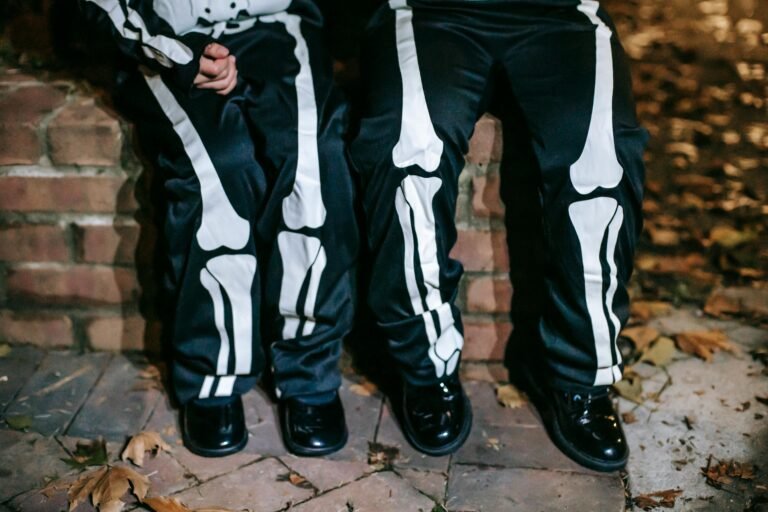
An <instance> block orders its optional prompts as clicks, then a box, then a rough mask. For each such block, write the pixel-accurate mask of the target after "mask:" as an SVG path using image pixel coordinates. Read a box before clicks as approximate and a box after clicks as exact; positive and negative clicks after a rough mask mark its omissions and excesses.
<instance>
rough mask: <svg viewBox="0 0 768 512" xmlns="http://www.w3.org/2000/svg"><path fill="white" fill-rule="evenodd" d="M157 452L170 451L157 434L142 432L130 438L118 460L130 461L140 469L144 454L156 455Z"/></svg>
mask: <svg viewBox="0 0 768 512" xmlns="http://www.w3.org/2000/svg"><path fill="white" fill-rule="evenodd" d="M159 451H171V447H170V446H169V445H168V444H167V443H166V442H165V441H163V438H162V437H160V434H158V433H157V432H148V431H144V432H140V433H138V434H136V435H135V436H133V437H131V439H130V440H129V441H128V444H127V445H126V447H125V449H124V450H123V453H122V454H120V459H121V460H123V461H125V460H130V461H131V462H133V463H134V464H136V465H137V466H139V467H141V466H142V465H144V452H152V453H153V454H157V452H159Z"/></svg>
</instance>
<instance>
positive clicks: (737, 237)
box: [705, 226, 757, 249]
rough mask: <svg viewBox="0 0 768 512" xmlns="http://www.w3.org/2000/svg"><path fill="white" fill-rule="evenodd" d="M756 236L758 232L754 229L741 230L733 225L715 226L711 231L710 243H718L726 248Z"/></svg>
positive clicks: (743, 242) (748, 240)
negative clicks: (753, 230)
mask: <svg viewBox="0 0 768 512" xmlns="http://www.w3.org/2000/svg"><path fill="white" fill-rule="evenodd" d="M756 238H757V233H754V232H752V231H739V230H738V229H735V228H732V227H731V226H715V227H714V228H712V230H711V231H710V232H709V240H708V244H709V245H711V244H717V245H719V246H721V247H725V248H726V249H732V248H734V247H738V246H739V245H742V244H745V243H747V242H751V241H752V240H755V239H756ZM705 245H706V244H705Z"/></svg>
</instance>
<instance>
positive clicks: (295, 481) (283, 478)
mask: <svg viewBox="0 0 768 512" xmlns="http://www.w3.org/2000/svg"><path fill="white" fill-rule="evenodd" d="M277 481H278V482H290V483H291V485H293V486H294V487H298V488H300V489H312V488H313V487H312V484H311V483H309V482H308V481H307V479H306V478H304V477H303V476H301V475H300V474H298V473H295V472H293V471H291V472H290V473H285V474H282V475H277Z"/></svg>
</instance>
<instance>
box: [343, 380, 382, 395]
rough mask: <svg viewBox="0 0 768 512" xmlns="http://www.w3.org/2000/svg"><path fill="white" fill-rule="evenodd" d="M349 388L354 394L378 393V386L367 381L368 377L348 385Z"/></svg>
mask: <svg viewBox="0 0 768 512" xmlns="http://www.w3.org/2000/svg"><path fill="white" fill-rule="evenodd" d="M349 390H350V391H351V392H353V393H354V394H356V395H360V396H373V395H375V394H376V393H378V391H379V388H378V387H376V384H374V383H373V382H371V381H369V380H368V379H363V380H361V381H360V382H359V383H356V384H352V385H351V386H349Z"/></svg>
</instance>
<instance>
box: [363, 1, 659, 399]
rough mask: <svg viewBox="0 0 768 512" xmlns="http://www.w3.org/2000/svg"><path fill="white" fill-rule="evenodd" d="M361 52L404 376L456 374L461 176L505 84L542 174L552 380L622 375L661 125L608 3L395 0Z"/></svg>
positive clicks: (374, 200)
mask: <svg viewBox="0 0 768 512" xmlns="http://www.w3.org/2000/svg"><path fill="white" fill-rule="evenodd" d="M362 62H363V66H364V67H363V78H364V80H365V85H364V87H365V94H364V104H363V106H362V119H361V124H360V129H359V133H358V134H357V136H356V139H355V140H354V142H353V143H352V145H351V149H350V155H351V158H352V162H353V166H354V167H355V168H356V170H357V171H358V172H359V173H360V175H361V178H362V183H363V204H364V208H365V213H366V226H367V236H368V243H369V245H370V247H371V253H372V254H373V257H374V258H375V259H376V261H375V262H374V263H373V265H372V268H373V274H372V278H371V279H372V282H371V286H370V289H371V292H370V294H369V298H368V301H369V303H370V306H371V308H372V310H373V312H374V315H375V317H376V319H377V322H378V323H379V325H380V327H381V328H382V329H383V330H384V331H385V334H386V335H387V337H388V340H389V344H390V349H391V351H392V353H393V355H394V356H395V358H396V359H397V361H398V362H399V364H400V365H401V367H402V369H403V373H404V377H405V378H406V379H408V381H409V382H411V383H412V384H416V385H418V384H431V383H434V382H437V381H440V380H442V379H444V378H446V377H447V376H449V375H451V374H452V373H453V372H456V371H457V367H458V364H459V359H460V352H461V348H462V343H463V335H462V332H463V329H462V323H461V318H460V314H459V310H458V309H457V307H456V306H455V300H456V296H457V292H458V283H459V278H460V277H461V274H462V266H461V264H460V263H459V262H458V261H456V260H453V259H451V258H450V257H449V252H450V250H451V248H452V246H453V245H454V243H455V241H456V228H455V225H454V217H455V209H456V198H457V182H458V177H459V173H460V172H461V170H462V168H463V166H464V158H463V155H464V154H465V153H466V152H467V149H468V141H469V138H470V136H471V135H472V131H473V129H474V125H475V122H476V121H477V119H478V118H479V116H480V115H481V114H482V113H483V112H484V110H485V109H486V108H487V106H488V104H489V100H490V99H492V98H491V96H492V95H499V94H501V95H505V96H506V97H507V99H510V100H511V101H512V102H513V103H514V104H516V106H517V107H518V109H519V111H520V112H522V119H523V120H524V122H525V124H526V125H527V127H526V128H527V130H526V132H527V133H528V134H529V135H530V141H529V143H530V145H531V147H532V149H533V153H534V154H535V160H536V163H537V165H538V170H539V175H540V184H539V194H540V200H541V202H542V209H543V222H544V226H543V229H544V233H545V248H546V256H547V264H546V272H545V274H546V275H545V280H546V307H545V311H544V314H543V316H542V318H541V320H540V322H539V333H540V336H541V339H542V341H543V344H544V349H545V350H544V351H545V354H546V360H547V371H548V373H549V374H548V375H542V376H541V378H542V379H547V380H548V381H549V382H550V383H551V384H552V385H555V386H558V387H562V388H570V389H578V388H589V387H592V386H600V385H607V384H611V383H613V382H616V381H617V380H619V379H620V378H621V372H622V361H621V357H620V355H619V352H618V350H617V348H616V344H615V340H616V337H617V335H618V333H619V330H620V329H621V326H622V325H623V323H624V322H625V321H626V319H627V316H628V297H627V290H626V283H627V281H628V279H629V276H630V273H631V267H632V258H633V253H634V249H635V244H636V240H637V237H638V234H639V231H640V228H641V218H640V211H641V201H642V187H643V177H644V169H643V161H642V153H643V149H644V146H645V142H646V138H647V135H646V132H645V131H644V130H643V129H642V128H640V127H639V126H638V123H637V120H636V117H635V113H634V104H633V100H632V98H631V90H630V89H631V87H630V78H629V73H628V69H627V63H626V60H625V57H624V54H623V51H622V48H621V46H620V44H619V42H618V40H617V36H616V33H615V31H614V28H613V26H612V23H611V21H610V19H609V18H608V16H607V15H606V13H605V12H603V10H602V9H601V8H600V6H599V5H598V2H596V1H594V0H581V1H578V0H549V1H543V2H519V1H507V2H493V1H486V2H483V1H473V2H470V1H457V0H411V1H408V2H407V3H406V1H405V0H390V1H389V3H388V5H383V6H382V7H381V8H380V9H379V10H378V11H377V12H376V14H375V15H374V17H373V19H372V21H371V23H370V24H369V27H368V30H367V36H366V44H365V48H364V51H363V58H362ZM494 76H503V78H504V80H503V81H502V83H503V84H504V85H503V86H502V87H498V88H495V89H494V88H493V87H492V86H491V84H492V83H494V80H493V77H494ZM503 121H504V119H502V122H503ZM513 243H514V241H513Z"/></svg>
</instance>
